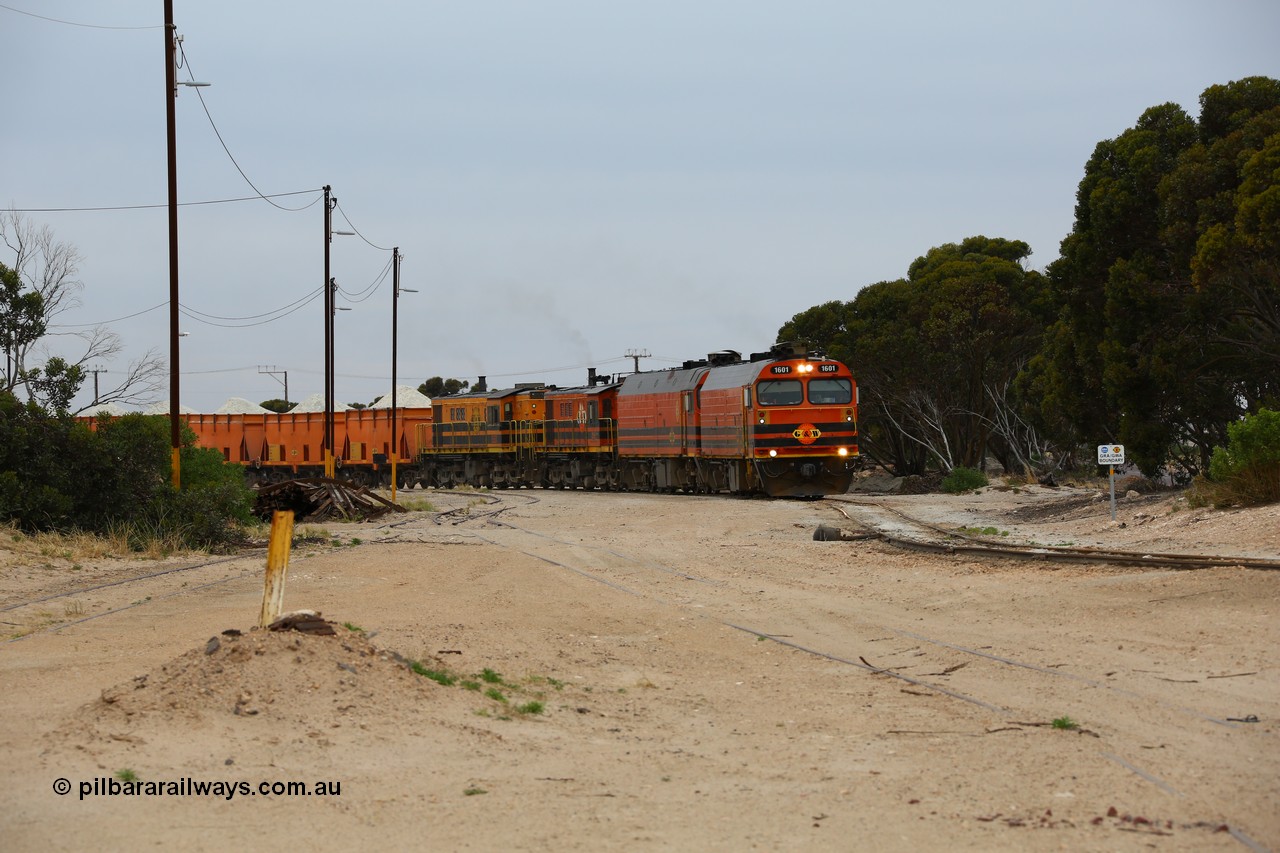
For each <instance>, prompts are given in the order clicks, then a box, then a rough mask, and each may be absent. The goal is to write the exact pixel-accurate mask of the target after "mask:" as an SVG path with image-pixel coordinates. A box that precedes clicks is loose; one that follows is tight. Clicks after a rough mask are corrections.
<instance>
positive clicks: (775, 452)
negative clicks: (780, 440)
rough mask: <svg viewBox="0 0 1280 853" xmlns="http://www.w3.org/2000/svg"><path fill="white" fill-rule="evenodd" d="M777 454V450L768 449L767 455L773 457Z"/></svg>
mask: <svg viewBox="0 0 1280 853" xmlns="http://www.w3.org/2000/svg"><path fill="white" fill-rule="evenodd" d="M777 455H778V451H776V450H770V451H769V456H770V457H774V456H777Z"/></svg>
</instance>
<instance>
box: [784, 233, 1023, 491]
mask: <svg viewBox="0 0 1280 853" xmlns="http://www.w3.org/2000/svg"><path fill="white" fill-rule="evenodd" d="M1029 254H1030V248H1029V247H1028V246H1027V244H1026V243H1023V242H1021V241H1016V240H1004V239H996V238H988V237H970V238H968V239H966V240H964V241H962V242H960V243H949V244H947V245H944V246H938V247H935V248H934V249H931V250H930V251H929V252H928V253H926V254H925V255H923V256H921V257H920V258H917V259H916V261H915V262H914V263H912V264H911V266H910V268H909V270H908V273H907V278H905V279H899V280H897V281H885V282H879V283H877V284H873V285H870V286H869V287H866V288H864V289H863V290H862V291H860V292H859V293H858V295H857V297H856V298H854V299H853V300H852V301H851V302H848V303H835V302H829V303H826V304H825V305H821V306H818V307H816V308H813V309H810V310H808V311H806V312H803V313H801V314H799V315H797V316H796V317H794V318H792V320H791V321H790V322H788V323H787V324H786V325H784V326H783V327H782V329H781V330H780V331H779V340H783V339H787V338H795V337H800V338H804V339H807V340H810V341H811V342H813V343H815V344H817V345H819V346H821V347H822V348H824V349H825V350H826V352H827V353H828V354H829V355H831V356H832V357H835V358H840V359H841V360H843V361H845V362H846V363H848V364H849V365H850V366H851V367H852V368H853V370H854V371H855V375H856V376H857V377H858V380H859V383H860V387H861V392H862V403H863V408H862V415H861V423H860V427H859V429H860V433H861V442H860V443H861V444H862V446H864V447H865V448H866V450H867V452H868V453H869V454H871V455H873V456H874V457H875V458H877V459H878V460H879V461H881V462H884V463H885V464H887V465H889V466H890V467H892V468H893V469H894V470H896V471H897V472H899V473H902V474H909V473H910V474H918V473H923V471H924V470H925V468H926V467H930V466H936V467H940V468H942V469H944V470H950V469H952V468H954V467H956V466H961V465H963V466H969V467H974V468H978V467H981V466H982V464H983V461H984V459H985V455H986V453H987V452H988V450H989V449H990V448H992V446H993V445H995V444H1001V443H1002V441H1001V440H1000V439H998V436H999V434H1000V432H1001V428H1000V424H1001V423H1005V424H1007V423H1008V419H1007V418H1006V419H1003V421H1002V419H1000V418H999V417H998V416H997V415H998V410H999V409H1000V408H1001V407H1002V406H1004V405H1006V403H1005V400H1006V397H1007V388H1008V386H1009V384H1010V382H1011V381H1012V379H1013V376H1014V375H1015V374H1016V372H1017V370H1018V368H1019V367H1020V366H1021V365H1022V363H1023V362H1024V361H1025V360H1026V359H1027V358H1028V357H1029V356H1030V355H1031V353H1032V352H1034V351H1035V348H1036V346H1037V344H1038V341H1039V335H1040V331H1041V327H1042V324H1041V323H1040V321H1039V320H1038V319H1037V316H1036V312H1037V310H1039V307H1038V306H1039V300H1040V297H1041V291H1042V289H1043V283H1042V279H1041V276H1040V275H1039V274H1038V273H1035V272H1029V271H1027V270H1026V269H1024V268H1023V266H1022V261H1023V260H1024V259H1025V258H1026V257H1027V256H1028V255H1029ZM1007 445H1008V442H1007V441H1004V442H1003V446H1004V447H1006V449H1007Z"/></svg>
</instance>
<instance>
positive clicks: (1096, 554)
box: [826, 498, 1280, 571]
mask: <svg viewBox="0 0 1280 853" xmlns="http://www.w3.org/2000/svg"><path fill="white" fill-rule="evenodd" d="M826 503H827V504H828V505H829V506H831V507H832V508H833V509H834V510H835V511H836V512H838V513H840V514H841V515H842V516H844V518H845V519H846V520H848V521H851V522H853V523H855V524H858V525H859V526H860V527H862V528H864V529H867V532H868V534H869V535H873V536H874V537H875V538H877V539H881V540H883V541H885V542H887V543H889V544H890V545H894V546H897V547H899V548H907V549H910V550H914V551H927V552H930V553H935V554H960V555H967V556H973V557H1000V558H1012V559H1020V560H1037V561H1044V562H1057V563H1104V564H1111V565H1120V566H1147V567H1151V568H1161V569H1182V570H1191V569H1207V568H1217V567H1222V566H1239V567H1241V568H1246V569H1260V570H1265V571H1275V570H1280V560H1265V559H1258V558H1255V557H1240V556H1230V555H1211V554H1167V553H1160V552H1154V551H1124V550H1119V549H1114V548H1081V547H1073V546H1066V545H1022V544H1017V543H1011V542H995V541H992V540H990V539H985V538H982V537H979V536H973V535H971V534H968V533H965V532H963V531H960V530H954V529H947V528H944V527H940V526H938V525H936V524H931V523H930V522H927V521H922V520H920V519H918V518H915V517H913V516H910V515H908V514H907V513H905V512H902V511H901V510H899V509H895V508H894V507H890V506H886V505H885V504H883V503H878V502H877V503H868V502H865V501H855V500H848V499H843V498H828V499H827V500H826ZM847 506H852V507H856V508H858V509H859V510H860V511H861V512H859V517H858V518H855V517H854V516H853V515H851V514H850V513H849V511H848V510H846V509H845V507H847ZM868 510H873V512H868ZM875 513H881V514H887V515H891V516H893V517H894V518H896V519H897V520H898V521H900V522H904V523H905V524H906V525H907V526H909V527H913V528H915V529H917V530H922V531H925V532H926V537H927V538H920V537H918V536H908V535H906V534H905V533H904V532H903V531H902V530H901V525H898V526H897V528H892V527H890V528H884V527H881V526H880V525H878V524H877V523H876V518H875Z"/></svg>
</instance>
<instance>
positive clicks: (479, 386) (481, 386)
mask: <svg viewBox="0 0 1280 853" xmlns="http://www.w3.org/2000/svg"><path fill="white" fill-rule="evenodd" d="M484 380H485V377H483V376H481V377H480V378H479V379H477V380H476V387H474V388H472V389H471V390H472V391H476V392H478V393H480V394H483V393H484V392H486V391H488V390H489V383H488V382H485V381H484Z"/></svg>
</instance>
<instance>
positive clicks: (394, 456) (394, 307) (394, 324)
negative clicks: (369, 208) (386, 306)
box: [391, 246, 400, 503]
mask: <svg viewBox="0 0 1280 853" xmlns="http://www.w3.org/2000/svg"><path fill="white" fill-rule="evenodd" d="M399 305H400V247H399V246H396V247H394V248H392V250H391V502H392V503H395V502H396V485H397V483H396V463H398V462H399V461H400V436H399V435H398V434H397V433H396V333H397V331H398V329H399V322H398V319H397V313H398V311H399Z"/></svg>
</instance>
